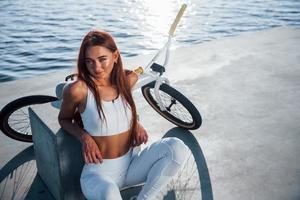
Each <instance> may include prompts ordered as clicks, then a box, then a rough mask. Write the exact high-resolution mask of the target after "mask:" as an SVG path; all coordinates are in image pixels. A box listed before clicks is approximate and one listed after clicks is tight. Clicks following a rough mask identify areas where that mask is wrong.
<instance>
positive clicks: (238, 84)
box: [0, 27, 300, 200]
mask: <svg viewBox="0 0 300 200" xmlns="http://www.w3.org/2000/svg"><path fill="white" fill-rule="evenodd" d="M299 44H300V30H299V29H294V28H289V27H281V28H274V29H269V30H264V31H260V32H255V33H245V34H242V35H240V36H238V37H228V38H225V39H221V40H216V41H212V42H207V43H203V44H200V45H196V46H191V47H183V48H180V49H176V50H173V51H172V54H171V61H170V65H169V67H170V68H169V69H167V71H168V73H167V74H168V77H169V78H170V81H171V83H172V84H173V85H174V87H175V88H176V89H178V90H179V91H181V92H182V93H183V94H185V95H186V96H187V97H188V98H189V99H190V100H191V101H192V102H194V104H195V105H196V107H197V108H199V110H200V111H201V113H202V116H203V125H202V127H201V128H200V129H198V130H195V131H192V132H193V133H194V135H195V136H196V137H197V139H198V141H199V143H200V146H201V149H202V150H203V155H204V156H205V159H206V161H207V166H208V170H209V175H210V180H211V184H212V190H213V198H214V199H278V200H279V199H280V200H281V199H289V200H290V199H300V192H299V191H300V190H299V188H300V156H299V152H300V124H299V121H300V112H299V111H300V101H299V99H300V45H299ZM148 58H149V56H139V57H135V58H132V59H127V60H125V63H126V66H128V67H129V68H130V67H132V68H133V67H134V66H138V65H142V64H143V63H146V61H147V60H148ZM69 71H70V70H66V71H61V72H58V73H55V74H49V75H45V76H41V77H36V78H33V79H24V80H20V81H13V82H7V83H1V85H0V92H1V98H0V107H3V106H4V105H5V104H6V103H7V102H9V101H11V100H13V99H15V98H16V97H20V96H23V95H30V94H50V95H51V94H52V95H54V88H55V85H56V84H57V83H58V82H60V80H63V77H64V76H65V75H66V74H68V72H69ZM135 98H136V103H137V107H138V110H139V111H140V118H141V122H142V124H143V125H144V126H145V128H146V129H147V131H148V133H149V134H150V135H151V136H150V137H151V140H152V141H154V140H156V139H158V138H160V137H161V136H162V134H163V133H165V132H166V130H168V129H170V128H171V127H173V125H172V124H170V123H169V122H168V121H166V120H164V118H162V117H160V116H159V115H158V114H157V113H155V111H153V110H152V109H151V108H150V106H149V105H147V103H146V102H145V100H143V99H142V97H141V95H140V94H135ZM150 142H151V141H150ZM0 145H1V151H0V156H1V159H0V167H1V171H0V175H1V176H2V177H3V176H4V175H7V173H4V170H3V169H7V164H8V163H9V162H10V161H11V160H15V161H18V160H20V159H19V157H17V159H14V157H15V156H17V155H18V153H20V152H22V151H23V150H24V149H26V148H27V147H29V146H30V145H31V144H24V143H21V142H17V141H13V140H11V139H9V138H7V137H6V136H4V135H3V134H0ZM21 155H22V153H21ZM12 166H17V164H15V165H12ZM31 168H34V167H31ZM19 171H20V170H19ZM6 172H7V170H6ZM15 174H16V173H14V174H11V177H14V175H15ZM31 174H32V175H31ZM31 174H30V173H27V179H30V178H31V179H32V180H33V179H34V177H35V174H36V173H35V172H34V171H33V170H32V172H31ZM33 174H34V175H33ZM1 176H0V177H1ZM3 180H6V179H1V187H0V195H1V192H2V189H3V188H4V190H5V191H10V190H11V188H13V187H14V184H13V183H12V182H13V181H12V180H11V179H8V181H7V184H6V187H4V181H3ZM29 182H30V181H29ZM23 185H24V184H23ZM25 185H26V184H25ZM35 188H36V187H35ZM28 189H29V191H31V193H30V195H31V197H32V195H33V193H32V191H33V190H31V189H30V184H29V186H28V184H27V189H26V187H23V191H24V192H26V190H28ZM36 191H37V192H36V193H35V195H39V194H45V193H47V192H45V191H46V189H44V190H40V191H38V190H36ZM43 191H44V192H43ZM39 192H40V193H39ZM7 193H8V192H7ZM31 199H34V198H31Z"/></svg>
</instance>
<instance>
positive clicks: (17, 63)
mask: <svg viewBox="0 0 300 200" xmlns="http://www.w3.org/2000/svg"><path fill="white" fill-rule="evenodd" d="M182 3H187V4H188V8H187V12H186V13H185V14H184V17H183V19H182V21H181V22H180V25H179V27H178V29H177V32H176V33H177V34H176V37H175V41H174V43H173V46H172V47H173V48H178V47H180V46H187V45H193V44H198V43H202V42H204V41H210V40H215V39H218V38H222V37H227V36H232V35H238V34H240V33H242V32H247V31H257V30H262V29H266V28H270V27H277V26H293V27H297V28H300V1H299V0H265V1H263V0H245V1H242V0H235V1H227V0H214V1H212V0H211V1H209V0H197V1H196V0H191V1H180V0H163V1H162V0H148V1H146V0H140V1H137V0H136V1H134V0H115V1H95V0H82V1H80V2H79V1H75V0H53V1H42V0H27V1H24V0H15V1H11V0H1V1H0V19H1V20H0V82H5V81H11V80H15V79H22V78H25V77H32V76H37V75H39V74H44V73H49V72H53V71H58V70H62V69H70V68H74V67H75V64H76V57H77V53H78V49H79V46H80V42H81V39H82V38H83V36H84V35H85V34H86V33H87V32H88V31H89V30H91V29H95V28H99V29H103V30H106V31H108V32H110V33H111V34H112V35H113V36H114V37H115V39H116V42H117V45H118V47H119V49H120V50H121V54H122V56H123V57H132V56H136V55H141V54H149V53H152V52H153V51H156V50H157V49H159V48H161V46H162V45H163V44H164V43H165V41H166V37H167V33H168V29H169V26H170V25H171V23H172V21H173V19H174V17H175V15H176V13H177V11H178V9H179V8H180V5H181V4H182Z"/></svg>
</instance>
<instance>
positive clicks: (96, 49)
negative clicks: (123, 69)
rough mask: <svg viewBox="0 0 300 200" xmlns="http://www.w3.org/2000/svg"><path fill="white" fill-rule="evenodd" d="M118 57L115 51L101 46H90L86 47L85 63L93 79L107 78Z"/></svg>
mask: <svg viewBox="0 0 300 200" xmlns="http://www.w3.org/2000/svg"><path fill="white" fill-rule="evenodd" d="M117 59H118V54H117V51H115V52H111V51H110V50H109V49H107V48H106V47H103V46H90V47H88V48H87V49H86V53H85V59H84V61H85V65H86V67H87V69H88V71H89V73H90V74H91V75H92V76H93V77H94V78H95V79H98V80H100V79H108V78H109V77H110V74H111V71H112V69H113V67H114V63H115V62H116V61H117Z"/></svg>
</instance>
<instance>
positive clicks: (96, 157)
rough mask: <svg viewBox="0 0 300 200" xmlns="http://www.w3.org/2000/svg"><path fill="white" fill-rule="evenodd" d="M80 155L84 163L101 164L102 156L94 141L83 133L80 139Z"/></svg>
mask: <svg viewBox="0 0 300 200" xmlns="http://www.w3.org/2000/svg"><path fill="white" fill-rule="evenodd" d="M81 144H82V154H83V159H84V162H85V163H99V162H100V163H102V162H103V159H102V155H101V152H100V150H99V147H98V145H97V144H96V142H95V140H94V139H93V138H92V136H90V135H89V134H87V133H85V134H83V135H82V137H81Z"/></svg>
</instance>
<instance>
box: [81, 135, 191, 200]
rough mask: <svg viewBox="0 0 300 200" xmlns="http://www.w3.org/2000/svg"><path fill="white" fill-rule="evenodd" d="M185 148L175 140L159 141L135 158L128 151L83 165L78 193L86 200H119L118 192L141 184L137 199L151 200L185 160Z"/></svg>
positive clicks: (186, 151) (180, 142) (186, 148)
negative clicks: (95, 162) (79, 191)
mask: <svg viewBox="0 0 300 200" xmlns="http://www.w3.org/2000/svg"><path fill="white" fill-rule="evenodd" d="M187 155H188V147H187V146H186V145H185V144H184V143H183V142H182V141H181V140H179V139H177V138H163V139H160V140H158V141H156V142H154V143H153V144H151V145H150V146H147V147H146V148H145V149H143V150H142V151H140V152H138V153H137V154H133V152H132V148H131V149H130V150H129V151H128V152H127V153H126V154H125V155H123V156H121V157H118V158H115V159H103V162H102V163H101V164H85V165H84V167H83V170H82V173H81V177H80V184H81V190H82V192H83V194H84V196H85V197H86V198H87V199H88V200H104V199H107V200H121V199H122V198H121V194H120V189H121V188H123V187H125V186H132V185H136V184H140V183H144V182H145V184H144V186H143V188H142V190H141V192H140V193H139V195H138V197H137V199H138V200H141V199H152V198H154V197H155V196H156V195H157V194H158V193H159V191H160V190H161V188H162V187H163V186H165V185H166V184H167V183H168V182H169V181H170V180H171V178H172V176H173V175H175V174H176V172H177V171H178V170H179V169H180V167H181V166H182V165H183V163H184V161H185V160H186V159H187Z"/></svg>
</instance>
